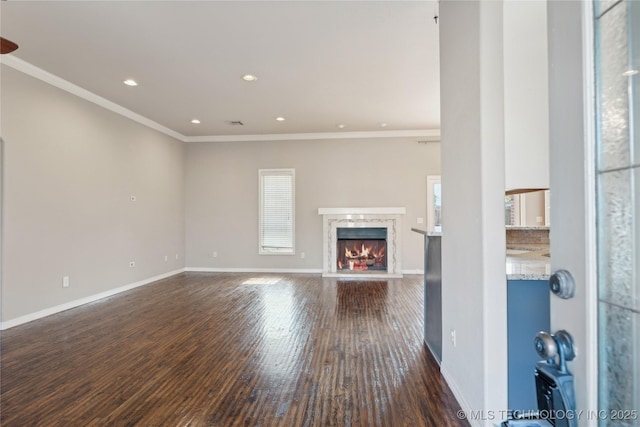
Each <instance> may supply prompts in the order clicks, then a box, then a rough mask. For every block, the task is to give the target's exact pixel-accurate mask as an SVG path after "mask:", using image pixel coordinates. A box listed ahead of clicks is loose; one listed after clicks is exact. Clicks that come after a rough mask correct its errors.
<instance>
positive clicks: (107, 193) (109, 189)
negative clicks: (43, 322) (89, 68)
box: [1, 65, 184, 321]
mask: <svg viewBox="0 0 640 427" xmlns="http://www.w3.org/2000/svg"><path fill="white" fill-rule="evenodd" d="M1 96H2V98H1V103H2V111H1V119H2V137H3V139H4V162H3V171H2V173H3V175H4V188H3V194H2V198H3V229H2V243H3V252H2V254H3V263H2V265H3V270H2V320H3V321H7V320H9V319H15V318H17V317H20V316H25V315H27V314H30V313H34V312H37V311H39V310H43V309H47V308H50V307H55V306H58V305H62V304H66V303H69V302H71V301H74V300H78V299H82V298H86V297H89V296H92V295H96V294H99V293H102V292H105V291H109V290H111V289H114V288H118V287H120V286H124V285H128V284H131V283H134V282H137V281H140V280H144V279H148V278H150V277H154V276H157V275H160V274H163V273H167V272H170V271H174V270H177V269H181V268H183V267H184V262H183V261H184V260H183V253H184V203H183V195H184V171H183V166H184V144H183V143H182V142H179V141H177V140H175V139H173V138H170V137H168V136H165V135H163V134H161V133H159V132H156V131H154V130H151V129H149V128H147V127H145V126H142V125H140V124H137V123H135V122H133V121H131V120H129V119H127V118H124V117H122V116H120V115H117V114H114V113H112V112H109V111H107V110H105V109H103V108H101V107H98V106H96V105H94V104H92V103H90V102H87V101H84V100H82V99H80V98H78V97H76V96H74V95H71V94H69V93H67V92H64V91H62V90H59V89H57V88H55V87H53V86H50V85H48V84H46V83H43V82H41V81H39V80H36V79H34V78H31V77H29V76H27V75H25V74H22V73H21V72H18V71H16V70H14V69H12V68H9V67H7V66H4V65H3V66H2V95H1ZM131 195H135V196H136V197H137V201H136V202H131V201H130V196H131ZM176 254H178V257H179V259H176ZM165 255H166V256H167V257H168V261H165V258H164V257H165ZM130 261H135V262H136V267H135V268H130V267H129V262H130ZM65 275H67V276H69V278H70V287H68V288H63V287H62V277H63V276H65Z"/></svg>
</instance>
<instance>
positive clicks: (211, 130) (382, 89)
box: [0, 1, 440, 137]
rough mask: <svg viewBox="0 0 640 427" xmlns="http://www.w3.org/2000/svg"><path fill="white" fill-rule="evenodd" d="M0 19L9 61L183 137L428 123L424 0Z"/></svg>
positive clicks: (433, 34) (435, 67)
mask: <svg viewBox="0 0 640 427" xmlns="http://www.w3.org/2000/svg"><path fill="white" fill-rule="evenodd" d="M0 12H1V24H2V26H1V27H0V28H1V32H2V36H3V37H5V38H8V39H10V40H13V41H15V42H16V43H18V44H19V46H20V48H19V49H18V50H17V51H15V52H14V53H13V54H12V55H13V56H15V57H17V58H19V59H21V60H24V61H26V62H28V63H30V64H33V65H35V66H37V67H39V68H42V69H44V70H46V71H48V72H50V73H52V74H54V75H56V76H59V77H61V78H62V79H65V80H67V81H69V82H71V83H74V84H76V85H78V86H80V87H82V88H84V89H87V90H89V91H91V92H93V93H95V94H97V95H99V96H101V97H104V98H106V99H108V100H110V101H112V102H115V103H116V104H119V105H121V106H123V107H125V108H127V109H129V110H132V111H133V112H135V113H137V114H140V115H142V116H144V117H146V118H148V119H151V120H153V121H155V122H157V123H159V124H160V125H162V126H165V127H167V128H169V129H172V130H173V131H175V132H178V133H180V134H182V135H184V136H186V137H197V136H208V135H254V134H290V133H296V134H297V133H318V132H339V131H340V132H346V131H358V132H372V131H382V130H385V131H389V130H423V129H439V127H440V100H439V99H440V90H439V85H440V80H439V60H438V57H439V49H438V25H437V24H435V22H434V19H433V17H434V15H435V14H436V13H437V3H436V2H435V1H433V2H432V1H377V2H374V1H255V2H249V1H42V2H41V1H2V2H1V3H0ZM247 73H250V74H254V75H256V76H257V77H258V80H257V81H256V82H254V83H247V82H245V81H243V80H242V79H241V76H242V75H244V74H247ZM127 78H133V79H135V80H137V81H138V82H139V86H137V87H135V88H131V87H128V86H125V85H124V84H123V83H122V82H123V80H125V79H127ZM278 116H283V117H285V118H286V120H285V121H284V122H277V121H276V120H275V118H276V117H278ZM192 118H198V119H200V120H201V122H202V123H201V124H200V125H193V124H191V123H190V121H191V119H192ZM230 120H241V121H242V122H243V123H244V126H230V125H229V124H227V123H226V122H227V121H230ZM341 123H342V124H344V125H345V127H344V128H343V129H338V128H337V125H338V124H341ZM381 123H387V126H386V127H384V128H382V127H381V125H380V124H381Z"/></svg>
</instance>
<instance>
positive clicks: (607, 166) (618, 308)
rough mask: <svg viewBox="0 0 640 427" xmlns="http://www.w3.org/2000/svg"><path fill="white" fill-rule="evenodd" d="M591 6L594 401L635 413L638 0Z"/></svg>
mask: <svg viewBox="0 0 640 427" xmlns="http://www.w3.org/2000/svg"><path fill="white" fill-rule="evenodd" d="M594 12H595V16H594V19H595V22H594V29H595V44H594V47H595V59H596V60H595V75H596V94H597V96H596V111H597V117H596V136H597V152H596V157H597V171H596V172H597V173H596V176H597V183H596V189H597V190H596V191H597V204H598V205H597V221H598V224H597V225H598V236H597V238H598V300H599V303H598V337H599V338H598V339H599V343H598V347H599V355H598V364H599V369H598V371H599V379H598V390H599V406H600V409H601V410H605V411H606V413H608V414H609V413H623V412H622V411H637V413H639V414H640V193H639V189H640V129H638V127H639V126H640V120H639V119H640V116H639V115H640V96H639V94H640V73H639V70H640V2H638V1H626V0H622V1H595V3H594ZM611 411H616V412H611ZM617 411H620V412H617ZM600 425H601V426H629V427H630V426H640V420H638V419H632V418H627V419H621V420H620V419H618V420H614V419H611V418H607V419H601V420H600Z"/></svg>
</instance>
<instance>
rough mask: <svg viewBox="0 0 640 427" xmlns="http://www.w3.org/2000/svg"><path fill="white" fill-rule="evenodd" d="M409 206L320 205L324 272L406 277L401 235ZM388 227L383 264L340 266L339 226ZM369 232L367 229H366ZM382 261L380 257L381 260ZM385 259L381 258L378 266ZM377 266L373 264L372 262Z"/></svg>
mask: <svg viewBox="0 0 640 427" xmlns="http://www.w3.org/2000/svg"><path fill="white" fill-rule="evenodd" d="M405 213H406V209H405V208H398V207H392V208H319V209H318V215H321V216H322V245H323V249H322V264H323V265H322V276H323V277H342V278H345V277H353V278H380V277H387V278H400V277H402V269H401V267H402V257H401V248H402V246H401V242H400V239H401V235H402V216H403V215H404V214H405ZM345 228H358V229H363V231H364V229H378V230H379V229H385V232H386V247H385V249H384V262H385V263H386V270H384V269H380V268H356V269H349V268H339V267H338V259H339V257H338V229H345ZM365 235H366V232H365ZM378 261H379V260H378ZM381 264H382V263H381V262H379V264H378V267H379V266H380V265H381ZM372 267H373V266H372Z"/></svg>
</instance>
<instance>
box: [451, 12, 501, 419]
mask: <svg viewBox="0 0 640 427" xmlns="http://www.w3.org/2000/svg"><path fill="white" fill-rule="evenodd" d="M502 7H503V4H502V1H460V0H445V1H442V2H441V4H440V52H441V57H440V67H441V68H440V78H441V132H442V201H443V205H442V221H443V224H442V225H443V227H442V229H443V235H442V304H443V307H442V313H443V319H442V328H443V331H442V332H443V334H442V336H443V349H442V365H441V370H442V372H443V374H444V375H445V377H446V379H447V381H448V383H449V385H450V386H451V388H452V389H453V391H454V393H455V394H456V397H457V398H458V400H459V402H460V404H461V406H462V408H463V409H464V410H466V411H481V415H483V416H482V417H480V418H484V419H481V420H469V421H470V422H471V423H472V425H478V426H479V425H486V426H493V425H494V424H495V425H497V424H499V419H500V418H501V416H502V415H505V416H506V413H504V414H503V413H502V411H505V410H506V409H507V330H506V319H507V316H506V273H505V245H506V243H505V227H504V191H505V181H504V174H505V166H504V90H503V88H504V79H503V70H504V68H503V30H502V29H503V15H502ZM454 330H455V345H454V339H453V337H452V334H451V333H452V331H454ZM491 411H493V412H491ZM491 418H493V419H491Z"/></svg>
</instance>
